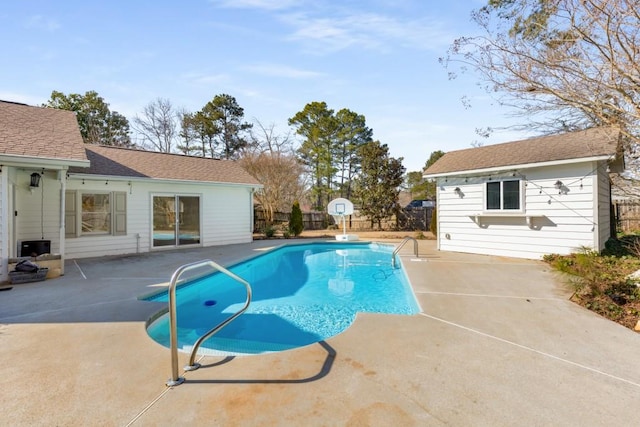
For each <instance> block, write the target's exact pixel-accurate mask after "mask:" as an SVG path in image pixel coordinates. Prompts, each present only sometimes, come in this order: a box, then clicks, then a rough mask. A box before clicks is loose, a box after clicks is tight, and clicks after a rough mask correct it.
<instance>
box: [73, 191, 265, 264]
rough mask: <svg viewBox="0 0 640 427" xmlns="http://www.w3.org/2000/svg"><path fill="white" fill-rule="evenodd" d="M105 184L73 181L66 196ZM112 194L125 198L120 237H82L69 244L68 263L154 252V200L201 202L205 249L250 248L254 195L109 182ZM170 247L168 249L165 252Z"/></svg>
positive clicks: (202, 242)
mask: <svg viewBox="0 0 640 427" xmlns="http://www.w3.org/2000/svg"><path fill="white" fill-rule="evenodd" d="M105 185H106V184H105V182H104V181H89V180H85V183H84V184H82V181H78V180H70V181H68V182H67V191H72V190H82V191H87V190H89V191H105ZM108 187H109V188H108V190H109V191H123V192H126V194H127V202H126V206H127V227H126V234H125V235H122V236H112V235H109V236H80V237H77V238H67V239H66V256H67V258H85V257H95V256H103V255H122V254H129V253H142V252H149V251H151V250H153V248H152V241H151V240H152V239H151V236H152V198H153V196H154V195H156V196H158V195H166V196H173V195H183V196H199V197H200V205H201V210H200V223H201V246H215V245H227V244H235V243H247V242H250V241H251V240H252V238H253V235H252V233H251V231H250V221H251V217H250V209H249V208H250V206H249V198H250V197H251V193H250V191H249V189H248V187H245V186H231V185H204V184H188V183H185V184H181V183H166V182H163V183H154V182H133V183H132V184H131V186H130V185H129V184H128V183H127V182H121V181H109V183H108ZM167 248H173V246H172V247H165V248H161V249H157V250H163V249H167Z"/></svg>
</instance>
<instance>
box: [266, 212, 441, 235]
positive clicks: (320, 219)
mask: <svg viewBox="0 0 640 427" xmlns="http://www.w3.org/2000/svg"><path fill="white" fill-rule="evenodd" d="M432 215H433V208H432V207H423V208H409V209H404V210H402V211H400V213H399V214H398V215H397V216H396V215H394V216H392V217H391V218H389V219H387V220H385V221H382V222H381V224H380V228H378V224H377V222H376V223H375V224H372V223H371V220H369V219H368V218H367V217H366V216H364V215H361V214H360V212H359V211H357V210H356V211H355V212H354V213H353V215H349V216H348V217H347V230H348V231H370V230H390V231H391V230H403V231H418V230H422V231H429V227H430V225H431V216H432ZM302 222H303V225H304V229H305V230H324V229H326V228H330V227H334V228H335V227H337V224H336V222H335V220H334V219H333V217H332V216H331V215H328V214H327V213H326V212H303V213H302ZM288 223H289V213H287V212H275V213H274V220H273V223H272V224H267V221H266V219H265V212H264V211H263V210H262V209H259V208H257V209H255V211H254V232H256V233H260V232H263V231H264V230H265V228H266V227H267V225H271V226H273V227H282V226H283V225H284V226H286V225H287V224H288ZM340 227H341V228H342V224H340Z"/></svg>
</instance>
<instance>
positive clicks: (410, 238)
mask: <svg viewBox="0 0 640 427" xmlns="http://www.w3.org/2000/svg"><path fill="white" fill-rule="evenodd" d="M409 240H413V252H414V253H415V254H416V258H418V256H419V255H418V241H417V240H416V239H415V238H413V237H411V236H407V237H405V238H404V239H402V242H400V244H399V245H398V247H397V248H395V250H394V251H393V254H392V255H391V266H392V267H394V268H395V266H396V255H397V254H398V252H400V249H402V247H403V246H404V245H405V244H406V243H407V242H408V241H409Z"/></svg>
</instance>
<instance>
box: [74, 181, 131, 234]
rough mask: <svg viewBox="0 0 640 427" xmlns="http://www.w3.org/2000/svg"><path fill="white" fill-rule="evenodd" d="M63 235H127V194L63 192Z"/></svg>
mask: <svg viewBox="0 0 640 427" xmlns="http://www.w3.org/2000/svg"><path fill="white" fill-rule="evenodd" d="M64 218H65V230H66V233H65V235H66V236H67V237H78V236H86V235H114V236H116V235H124V234H127V193H125V192H119V191H114V192H83V191H67V192H65V216H64Z"/></svg>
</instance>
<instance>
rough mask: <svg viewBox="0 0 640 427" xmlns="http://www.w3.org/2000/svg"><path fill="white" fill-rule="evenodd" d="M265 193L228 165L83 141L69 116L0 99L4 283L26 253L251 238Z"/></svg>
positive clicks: (69, 253)
mask: <svg viewBox="0 0 640 427" xmlns="http://www.w3.org/2000/svg"><path fill="white" fill-rule="evenodd" d="M260 187H261V185H260V184H259V183H258V181H256V180H255V179H254V178H253V177H252V176H250V175H249V174H248V173H247V172H246V171H244V169H242V168H241V167H240V166H239V165H238V164H237V163H235V162H233V161H231V160H217V159H210V158H202V157H191V156H184V155H178V154H166V153H158V152H149V151H140V150H131V149H123V148H115V147H106V146H97V145H90V144H84V143H83V140H82V137H81V135H80V131H79V129H78V123H77V120H76V117H75V115H74V114H73V113H72V112H69V111H63V110H56V109H49V108H40V107H32V106H27V105H24V104H17V103H11V102H4V101H0V260H1V261H0V262H1V265H0V281H4V280H7V278H8V260H9V259H11V258H14V257H19V256H22V255H25V251H26V252H27V253H26V255H30V253H29V252H32V251H34V250H35V252H36V253H41V252H43V251H46V252H50V253H52V254H59V255H60V257H61V259H62V260H64V258H65V257H66V258H82V257H95V256H103V255H120V254H128V253H142V252H149V251H154V250H163V249H168V248H179V247H198V246H212V245H226V244H232V243H245V242H250V241H251V240H252V236H253V234H252V231H253V192H254V191H255V190H256V189H258V188H260Z"/></svg>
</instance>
